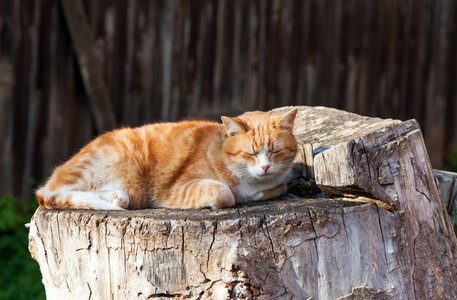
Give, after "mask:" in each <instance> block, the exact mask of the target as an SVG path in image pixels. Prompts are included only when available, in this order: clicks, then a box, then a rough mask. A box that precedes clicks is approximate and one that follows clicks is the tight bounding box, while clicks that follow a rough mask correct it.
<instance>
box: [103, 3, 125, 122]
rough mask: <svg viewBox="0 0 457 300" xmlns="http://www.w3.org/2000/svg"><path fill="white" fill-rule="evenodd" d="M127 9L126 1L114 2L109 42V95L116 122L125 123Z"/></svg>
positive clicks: (110, 20)
mask: <svg viewBox="0 0 457 300" xmlns="http://www.w3.org/2000/svg"><path fill="white" fill-rule="evenodd" d="M127 8H128V2H127V1H124V0H116V1H114V6H113V10H114V12H113V14H114V16H113V18H112V19H109V20H108V21H109V22H111V24H110V25H109V26H112V28H113V33H112V36H110V38H111V39H110V40H109V53H108V55H109V68H108V70H109V71H108V91H109V92H108V93H109V97H110V100H111V103H112V106H113V110H114V114H115V116H116V118H115V119H116V120H118V121H119V122H120V123H121V124H122V123H123V122H124V111H123V108H124V105H123V103H124V95H125V72H124V66H125V61H126V55H127V45H126V42H125V41H126V40H127V13H126V12H127Z"/></svg>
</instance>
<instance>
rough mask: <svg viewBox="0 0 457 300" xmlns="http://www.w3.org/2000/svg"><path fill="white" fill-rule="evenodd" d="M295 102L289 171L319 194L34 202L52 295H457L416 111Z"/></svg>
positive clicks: (449, 240) (36, 248)
mask: <svg viewBox="0 0 457 300" xmlns="http://www.w3.org/2000/svg"><path fill="white" fill-rule="evenodd" d="M299 108H300V111H299V115H298V117H297V120H296V123H295V133H296V136H297V140H298V142H299V144H300V153H299V155H298V156H297V159H296V165H295V167H294V168H295V169H294V170H295V176H296V178H295V179H294V180H295V183H296V184H297V183H298V185H303V186H304V187H308V186H313V185H314V183H315V184H317V186H318V187H319V188H320V189H321V190H322V191H324V192H325V193H326V194H323V193H319V194H316V193H311V192H310V194H309V195H308V196H307V197H300V196H293V195H290V194H289V195H287V196H286V197H283V198H281V199H277V200H271V201H264V202H256V203H249V204H246V205H239V206H237V207H234V208H230V209H214V210H211V209H198V210H197V209H195V210H179V209H175V210H171V209H144V210H130V211H123V212H118V211H110V212H106V211H75V210H49V211H46V210H42V209H38V210H37V211H36V213H35V215H34V217H33V218H32V221H31V227H30V237H29V239H30V243H29V248H30V252H31V253H32V256H33V257H34V258H35V259H36V260H37V261H38V262H39V264H40V268H41V272H42V274H43V283H44V285H45V289H46V294H47V296H48V298H49V299H170V298H173V299H184V298H185V299H455V295H457V285H456V284H455V276H456V275H457V268H456V263H457V260H456V257H457V252H456V246H457V240H456V237H455V235H454V232H453V229H452V226H451V223H450V219H449V216H448V215H447V213H446V210H445V207H444V205H443V202H442V200H441V195H440V192H439V187H438V184H437V181H436V180H435V178H434V176H433V170H432V168H431V166H430V162H429V159H428V156H427V152H426V149H425V146H424V142H423V139H422V135H421V132H420V129H419V126H418V124H417V122H416V121H414V120H411V121H406V122H401V121H398V120H390V119H389V120H382V119H377V118H367V117H362V116H359V115H355V114H351V113H347V112H343V111H339V110H335V109H329V108H322V107H299ZM287 109H289V108H280V109H277V110H275V112H278V113H280V112H283V111H285V110H287ZM304 190H305V191H306V190H308V191H311V190H315V188H314V189H306V188H305V189H304ZM304 194H306V193H304ZM328 195H331V196H328Z"/></svg>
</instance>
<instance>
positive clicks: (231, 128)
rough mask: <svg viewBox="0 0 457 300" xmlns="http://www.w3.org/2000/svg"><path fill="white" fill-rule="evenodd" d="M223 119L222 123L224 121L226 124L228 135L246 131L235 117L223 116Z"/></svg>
mask: <svg viewBox="0 0 457 300" xmlns="http://www.w3.org/2000/svg"><path fill="white" fill-rule="evenodd" d="M221 119H222V123H224V126H225V128H226V129H227V135H228V136H235V135H237V134H238V133H242V132H244V127H243V126H242V125H241V124H240V123H238V122H237V121H235V120H234V119H231V118H228V117H221Z"/></svg>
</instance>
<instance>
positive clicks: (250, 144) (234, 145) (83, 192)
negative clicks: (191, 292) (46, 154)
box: [36, 109, 297, 210]
mask: <svg viewBox="0 0 457 300" xmlns="http://www.w3.org/2000/svg"><path fill="white" fill-rule="evenodd" d="M296 114H297V109H293V110H291V111H289V112H287V113H285V114H283V115H280V116H272V115H270V114H269V113H266V112H258V111H256V112H247V113H244V114H242V115H241V116H239V117H237V118H228V117H222V121H223V124H219V123H215V122H206V121H183V122H178V123H159V124H152V125H146V126H142V127H138V128H133V129H132V128H123V129H118V130H114V131H111V132H108V133H106V134H103V135H101V136H100V137H98V138H96V139H95V140H93V141H92V142H90V143H89V144H88V145H87V146H85V147H84V148H83V149H82V150H81V151H80V152H79V153H78V154H76V155H75V156H74V157H72V158H71V159H70V160H69V161H67V162H66V163H65V164H64V165H62V166H59V167H57V168H56V169H55V170H54V173H53V174H52V176H51V177H50V178H49V180H48V182H47V183H46V185H45V186H44V187H42V188H41V189H39V190H38V191H37V192H36V197H37V199H38V202H39V204H40V206H41V207H42V208H45V209H66V208H74V209H103V210H105V209H106V210H111V209H116V210H120V209H124V208H146V207H153V206H160V207H171V208H193V207H197V208H198V207H213V208H222V207H230V206H233V205H234V204H235V203H241V202H247V201H250V200H254V201H255V200H262V199H270V198H273V197H276V196H279V195H281V194H283V193H285V191H286V181H287V180H288V178H289V176H290V167H291V164H292V161H293V159H294V157H295V154H296V152H297V142H296V140H295V137H294V135H293V123H294V120H295V116H296Z"/></svg>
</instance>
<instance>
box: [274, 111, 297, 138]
mask: <svg viewBox="0 0 457 300" xmlns="http://www.w3.org/2000/svg"><path fill="white" fill-rule="evenodd" d="M297 112H298V109H297V108H294V109H292V110H291V111H289V112H287V113H285V114H283V115H280V116H278V117H276V126H278V127H279V128H281V129H284V130H287V131H290V133H293V131H294V121H295V117H296V116H297Z"/></svg>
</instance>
